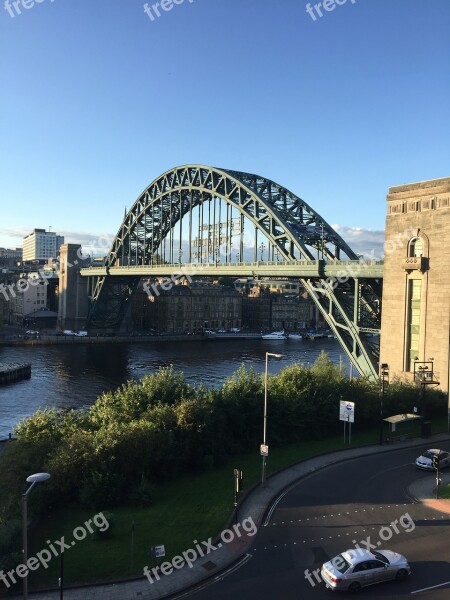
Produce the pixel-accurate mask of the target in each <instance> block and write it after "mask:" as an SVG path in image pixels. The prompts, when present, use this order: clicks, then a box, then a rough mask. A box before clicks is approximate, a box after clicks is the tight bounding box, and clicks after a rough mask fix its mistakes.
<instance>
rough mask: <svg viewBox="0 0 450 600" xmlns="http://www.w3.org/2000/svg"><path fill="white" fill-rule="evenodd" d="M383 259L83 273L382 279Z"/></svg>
mask: <svg viewBox="0 0 450 600" xmlns="http://www.w3.org/2000/svg"><path fill="white" fill-rule="evenodd" d="M383 270H384V261H380V260H342V261H333V262H331V261H325V260H297V261H291V262H281V261H278V262H270V261H257V262H241V263H229V264H224V263H217V264H216V263H185V264H178V263H175V264H161V265H131V266H120V267H110V268H109V269H107V267H89V268H86V269H81V271H80V273H81V275H82V276H83V277H92V276H97V277H98V276H105V275H113V276H122V277H126V276H139V277H146V276H155V277H156V276H164V275H166V276H172V275H178V276H179V275H180V274H183V275H186V276H190V277H195V276H200V275H201V276H210V277H214V276H215V277H220V276H227V275H228V276H234V277H252V276H258V277H322V278H336V279H338V280H339V279H342V280H344V279H345V278H349V277H355V278H361V279H381V278H382V277H383Z"/></svg>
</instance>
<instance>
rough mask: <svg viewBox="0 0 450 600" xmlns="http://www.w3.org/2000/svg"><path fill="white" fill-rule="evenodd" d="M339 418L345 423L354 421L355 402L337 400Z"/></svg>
mask: <svg viewBox="0 0 450 600" xmlns="http://www.w3.org/2000/svg"><path fill="white" fill-rule="evenodd" d="M339 420H340V421H345V422H346V423H354V422H355V403H354V402H346V401H345V400H341V401H340V402H339Z"/></svg>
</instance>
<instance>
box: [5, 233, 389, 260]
mask: <svg viewBox="0 0 450 600" xmlns="http://www.w3.org/2000/svg"><path fill="white" fill-rule="evenodd" d="M332 228H333V229H334V230H335V231H336V232H337V233H339V235H340V236H341V237H342V238H344V240H345V241H346V242H347V244H348V245H349V246H350V248H351V249H352V250H353V251H354V252H355V253H356V254H361V255H363V256H364V257H367V258H375V259H382V258H383V256H384V249H383V246H384V235H385V233H384V231H383V230H372V229H364V228H363V227H348V226H346V225H340V224H333V225H332ZM29 233H31V230H30V229H29V228H24V227H17V228H11V229H1V228H0V237H7V238H9V239H8V243H9V244H12V245H14V246H17V247H19V246H22V240H23V238H24V237H25V236H26V235H28V234H29ZM57 233H58V234H59V235H63V236H64V241H65V242H66V243H69V244H81V246H82V248H83V254H90V255H93V256H95V257H99V256H104V255H105V254H107V253H108V252H109V249H110V248H111V245H112V242H113V240H114V234H112V233H88V232H86V231H57ZM246 233H247V235H244V247H245V252H244V257H243V260H253V251H252V248H253V236H252V237H250V235H248V232H246ZM182 246H183V247H182V250H183V257H187V255H188V247H187V242H185V241H183V244H182ZM176 259H177V260H178V255H177V256H176Z"/></svg>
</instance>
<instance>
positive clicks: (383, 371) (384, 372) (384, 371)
mask: <svg viewBox="0 0 450 600" xmlns="http://www.w3.org/2000/svg"><path fill="white" fill-rule="evenodd" d="M380 369H381V370H380V375H381V396H380V446H382V445H383V416H384V415H383V402H384V390H385V387H384V386H385V383H386V379H385V377H386V375H389V371H388V369H389V365H388V364H387V363H382V364H381V365H380Z"/></svg>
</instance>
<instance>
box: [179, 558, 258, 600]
mask: <svg viewBox="0 0 450 600" xmlns="http://www.w3.org/2000/svg"><path fill="white" fill-rule="evenodd" d="M251 558H253V556H252V555H251V554H248V553H247V554H246V555H245V556H244V557H243V558H242V560H240V561H239V562H238V563H237V564H236V565H234V566H232V567H231V568H230V569H228V570H227V571H224V572H223V573H219V574H218V575H216V576H215V577H214V578H213V579H210V580H209V581H207V582H206V583H204V584H202V585H199V586H198V587H196V588H194V589H191V590H189V591H187V592H184V593H181V594H179V595H178V596H174V597H173V600H178V599H179V598H186V597H187V596H191V595H193V594H195V593H196V592H199V591H201V590H204V589H206V588H207V587H209V586H210V585H214V584H215V583H217V582H218V581H220V580H221V579H224V578H225V577H227V575H231V574H232V573H234V571H237V570H238V569H239V568H240V567H242V566H243V565H245V563H246V562H248V561H249V560H250V559H251Z"/></svg>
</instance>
